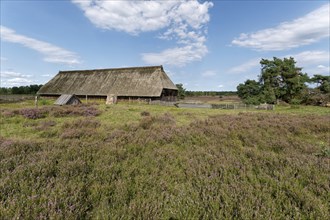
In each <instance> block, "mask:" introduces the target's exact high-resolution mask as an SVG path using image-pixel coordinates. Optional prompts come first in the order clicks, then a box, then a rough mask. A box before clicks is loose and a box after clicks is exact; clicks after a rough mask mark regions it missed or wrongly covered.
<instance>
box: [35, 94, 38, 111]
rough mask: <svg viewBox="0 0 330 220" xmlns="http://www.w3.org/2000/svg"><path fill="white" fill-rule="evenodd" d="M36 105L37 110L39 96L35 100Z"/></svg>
mask: <svg viewBox="0 0 330 220" xmlns="http://www.w3.org/2000/svg"><path fill="white" fill-rule="evenodd" d="M34 105H35V107H36V108H38V96H37V95H36V97H35V98H34Z"/></svg>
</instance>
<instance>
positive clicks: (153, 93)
mask: <svg viewBox="0 0 330 220" xmlns="http://www.w3.org/2000/svg"><path fill="white" fill-rule="evenodd" d="M163 89H171V90H177V87H176V86H175V85H174V84H173V82H172V81H171V80H170V78H169V77H168V76H167V75H166V73H165V72H164V70H163V67H162V66H149V67H129V68H115V69H96V70H73V71H60V72H59V73H58V74H57V75H56V76H55V77H54V78H53V79H51V80H50V81H49V82H48V83H46V84H45V85H44V86H43V87H41V88H40V90H39V91H38V94H39V95H61V94H75V95H91V96H106V95H108V94H114V95H116V96H131V97H134V96H138V97H159V96H160V95H161V93H162V90H163Z"/></svg>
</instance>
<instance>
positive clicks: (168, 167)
mask: <svg viewBox="0 0 330 220" xmlns="http://www.w3.org/2000/svg"><path fill="white" fill-rule="evenodd" d="M46 104H47V103H46ZM48 104H49V103H48ZM0 107H1V121H0V122H1V128H0V131H1V137H0V219H13V218H21V219H49V218H50V219H53V218H55V219H119V218H122V219H288V218H294V219H327V216H329V214H330V213H329V212H330V210H329V209H330V207H329V197H330V187H329V176H330V167H329V163H330V156H329V152H330V149H329V144H330V143H329V133H330V123H328V122H329V109H327V108H321V107H308V106H299V107H294V108H291V107H276V110H275V111H257V110H254V111H239V110H217V109H178V108H175V107H162V106H154V105H146V104H136V103H135V104H128V103H119V104H118V105H113V106H105V105H101V104H100V105H88V106H83V107H64V106H63V107H56V108H55V107H52V106H50V105H45V106H40V107H39V109H40V110H44V111H45V112H46V113H45V117H43V118H39V119H28V118H25V117H24V116H23V115H21V113H20V112H22V111H21V110H22V109H23V108H32V107H33V102H32V101H31V102H25V104H20V103H17V104H6V105H5V104H1V105H0ZM96 109H98V110H100V111H101V114H96V116H88V117H87V116H84V115H86V114H87V113H88V114H90V113H93V112H96V113H97V111H96ZM86 111H87V113H86ZM143 112H144V113H143ZM146 112H147V113H146Z"/></svg>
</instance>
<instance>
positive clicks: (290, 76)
mask: <svg viewBox="0 0 330 220" xmlns="http://www.w3.org/2000/svg"><path fill="white" fill-rule="evenodd" d="M260 64H261V75H260V78H259V81H260V83H261V84H262V85H263V91H264V94H265V99H266V100H267V101H268V102H271V103H274V102H275V101H277V100H283V101H286V102H291V101H293V100H297V99H301V94H302V93H303V91H304V90H305V89H307V86H306V84H305V83H306V82H308V80H309V78H308V76H307V74H306V73H302V72H301V70H302V68H300V67H296V61H295V60H294V58H292V57H290V58H284V59H283V60H282V59H279V58H276V57H274V58H273V60H267V59H262V60H261V61H260ZM274 96H275V97H274ZM274 98H275V100H274Z"/></svg>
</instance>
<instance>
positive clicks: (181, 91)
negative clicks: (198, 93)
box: [175, 83, 186, 99]
mask: <svg viewBox="0 0 330 220" xmlns="http://www.w3.org/2000/svg"><path fill="white" fill-rule="evenodd" d="M175 85H176V87H177V88H178V98H179V99H184V98H185V96H186V89H185V88H184V87H183V84H181V83H180V84H175Z"/></svg>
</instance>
